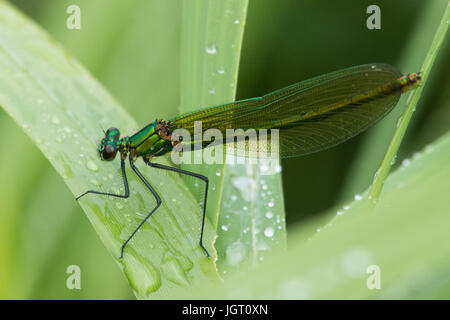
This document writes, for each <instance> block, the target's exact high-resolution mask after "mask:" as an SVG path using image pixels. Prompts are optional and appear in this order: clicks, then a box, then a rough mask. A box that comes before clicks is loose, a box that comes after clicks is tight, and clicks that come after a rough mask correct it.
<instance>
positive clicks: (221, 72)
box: [217, 67, 225, 74]
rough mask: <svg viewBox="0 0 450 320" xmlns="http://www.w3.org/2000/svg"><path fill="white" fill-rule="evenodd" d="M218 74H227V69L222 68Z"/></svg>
mask: <svg viewBox="0 0 450 320" xmlns="http://www.w3.org/2000/svg"><path fill="white" fill-rule="evenodd" d="M217 73H218V74H224V73H225V69H224V68H223V67H222V68H220V69H219V70H217Z"/></svg>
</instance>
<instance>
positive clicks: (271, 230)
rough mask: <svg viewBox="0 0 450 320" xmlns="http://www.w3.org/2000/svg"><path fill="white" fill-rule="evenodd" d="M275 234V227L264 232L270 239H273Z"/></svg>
mask: <svg viewBox="0 0 450 320" xmlns="http://www.w3.org/2000/svg"><path fill="white" fill-rule="evenodd" d="M274 233H275V229H274V228H273V227H267V228H266V229H265V230H264V235H265V236H266V237H268V238H271V237H273V234H274Z"/></svg>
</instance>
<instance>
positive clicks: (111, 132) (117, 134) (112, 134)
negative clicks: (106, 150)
mask: <svg viewBox="0 0 450 320" xmlns="http://www.w3.org/2000/svg"><path fill="white" fill-rule="evenodd" d="M106 136H107V137H113V138H114V139H118V138H119V137H120V132H119V130H118V129H117V128H109V129H108V130H107V131H106Z"/></svg>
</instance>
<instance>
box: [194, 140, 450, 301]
mask: <svg viewBox="0 0 450 320" xmlns="http://www.w3.org/2000/svg"><path fill="white" fill-rule="evenodd" d="M448 159H450V133H448V134H446V135H445V136H444V137H442V138H441V139H439V140H438V141H436V142H435V143H433V144H431V145H429V146H427V147H426V148H425V149H424V150H423V151H422V152H420V153H417V154H416V156H415V157H414V159H413V160H411V162H407V163H405V165H403V166H402V167H400V168H399V169H398V170H396V171H395V172H393V173H392V174H391V175H389V177H388V179H387V180H386V183H385V186H384V189H383V192H382V194H381V197H380V199H379V201H378V204H377V207H376V208H375V209H374V210H373V211H372V212H370V213H367V211H366V209H365V207H366V206H365V204H366V202H365V201H361V200H355V201H354V202H353V203H350V204H349V205H348V206H345V208H341V209H340V210H338V211H337V212H336V211H332V212H329V213H328V214H329V216H330V217H333V218H331V219H330V220H329V221H328V223H326V225H325V226H324V227H323V228H320V229H318V230H317V232H315V235H314V236H312V237H311V238H310V239H309V240H306V239H304V238H303V237H304V234H305V233H306V234H310V233H311V231H312V230H315V229H316V226H317V221H312V222H311V223H309V224H304V225H302V226H300V227H297V228H295V229H293V230H292V231H291V232H290V235H291V238H290V243H291V244H292V245H291V246H290V249H289V250H288V254H276V255H274V256H272V257H270V258H269V259H267V260H266V263H265V264H263V265H262V266H260V267H259V268H257V269H256V270H254V271H253V272H252V273H251V274H247V275H245V276H239V277H234V278H233V279H229V281H227V283H225V284H224V285H223V286H221V287H217V286H215V287H214V288H213V287H211V286H206V287H205V289H204V290H205V291H202V292H200V293H199V294H198V296H196V298H209V299H211V298H215V299H223V298H233V299H248V298H251V299H362V298H371V299H446V298H448V292H449V290H450V281H449V276H448V270H449V268H450V260H449V259H448V257H449V255H450V246H448V245H447V244H448V243H450V233H449V232H448V225H449V224H450V215H449V214H448V208H450V198H449V197H448V194H450V162H449V161H448ZM367 194H368V192H367V191H366V192H365V193H364V194H363V195H362V196H361V198H359V197H357V199H364V198H367ZM373 266H375V267H373ZM377 267H379V274H378V275H379V276H380V280H381V287H380V289H369V288H370V284H372V278H371V277H373V276H374V275H375V273H374V272H375V271H373V270H375V268H377ZM367 282H369V286H367ZM236 288H239V290H237V289H236ZM372 288H373V287H372Z"/></svg>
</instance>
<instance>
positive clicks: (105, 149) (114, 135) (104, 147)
mask: <svg viewBox="0 0 450 320" xmlns="http://www.w3.org/2000/svg"><path fill="white" fill-rule="evenodd" d="M119 138H120V132H119V130H118V129H116V128H109V129H108V130H107V131H106V132H105V137H104V138H103V139H102V141H100V146H99V147H98V153H99V154H100V158H101V159H102V160H105V161H112V160H114V158H115V157H116V154H117V149H118V147H117V141H118V140H119Z"/></svg>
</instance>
